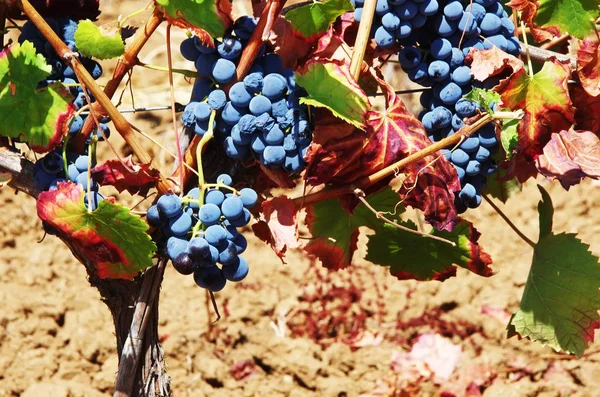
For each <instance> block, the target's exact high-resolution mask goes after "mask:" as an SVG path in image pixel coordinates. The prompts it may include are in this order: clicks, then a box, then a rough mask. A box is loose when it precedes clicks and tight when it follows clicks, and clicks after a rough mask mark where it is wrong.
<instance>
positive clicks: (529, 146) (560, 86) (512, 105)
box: [496, 59, 575, 160]
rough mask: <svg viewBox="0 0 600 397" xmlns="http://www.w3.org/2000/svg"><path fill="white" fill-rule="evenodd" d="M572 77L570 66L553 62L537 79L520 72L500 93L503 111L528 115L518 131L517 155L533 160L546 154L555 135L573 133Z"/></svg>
mask: <svg viewBox="0 0 600 397" xmlns="http://www.w3.org/2000/svg"><path fill="white" fill-rule="evenodd" d="M569 77H570V66H569V63H568V62H565V63H562V62H560V61H558V60H556V59H552V60H551V61H548V62H546V63H544V67H543V68H542V70H540V71H539V72H538V73H536V74H535V75H534V76H529V75H528V74H527V71H526V70H525V69H520V70H518V71H517V72H516V73H514V74H512V75H511V76H510V77H509V78H508V79H506V80H504V81H502V82H501V83H500V85H499V86H498V87H497V89H496V91H498V92H499V93H500V95H501V97H502V106H503V107H506V108H509V109H522V110H524V112H525V116H524V117H523V119H522V120H521V121H520V123H519V125H518V127H517V130H518V133H519V145H518V147H517V152H519V153H522V154H523V155H525V156H526V157H527V158H528V159H530V160H532V159H535V158H536V157H537V156H538V155H539V154H540V153H541V152H542V150H543V148H544V146H545V145H546V143H547V142H548V141H549V140H550V135H551V134H552V133H553V132H559V131H561V130H564V129H569V127H570V126H571V124H572V123H573V122H574V116H575V108H574V107H573V106H572V103H571V98H570V97H569V90H568V86H567V81H568V80H569Z"/></svg>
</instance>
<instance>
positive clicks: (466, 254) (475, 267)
mask: <svg viewBox="0 0 600 397" xmlns="http://www.w3.org/2000/svg"><path fill="white" fill-rule="evenodd" d="M400 224H401V225H402V226H405V227H408V228H409V229H413V230H417V226H416V225H415V224H414V223H413V222H411V221H407V222H401V223H400ZM431 234H432V235H434V236H438V237H442V238H444V239H446V240H449V241H452V242H454V243H455V244H456V246H452V245H450V244H448V243H447V242H443V241H439V240H434V239H430V238H424V237H422V236H419V235H417V234H414V233H410V232H408V231H405V230H400V229H398V228H396V227H394V226H392V225H389V224H385V225H384V227H383V228H378V229H377V230H376V231H375V234H373V235H371V236H369V242H368V243H367V249H368V251H367V256H366V258H365V259H367V260H368V261H371V262H373V263H375V264H378V265H380V266H389V268H390V273H391V274H392V275H394V276H396V277H397V278H399V279H401V280H403V279H416V280H439V281H443V280H445V279H447V278H448V277H452V276H454V275H455V274H456V266H455V265H458V266H460V267H463V268H465V269H468V270H471V271H473V272H475V273H477V274H479V275H481V276H485V277H488V276H491V275H492V274H493V273H492V270H491V269H490V268H489V266H488V265H489V264H490V263H491V258H490V257H489V255H488V254H487V253H485V252H484V251H483V250H482V249H481V247H480V246H479V245H478V244H477V240H478V238H479V233H478V232H477V231H476V230H475V229H474V228H473V225H472V224H471V223H469V222H466V221H461V222H460V223H459V224H458V225H457V226H456V227H455V228H454V230H453V231H452V232H446V231H436V230H433V231H432V233H431Z"/></svg>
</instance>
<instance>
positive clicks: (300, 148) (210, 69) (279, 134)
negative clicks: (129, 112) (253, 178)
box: [180, 16, 312, 173]
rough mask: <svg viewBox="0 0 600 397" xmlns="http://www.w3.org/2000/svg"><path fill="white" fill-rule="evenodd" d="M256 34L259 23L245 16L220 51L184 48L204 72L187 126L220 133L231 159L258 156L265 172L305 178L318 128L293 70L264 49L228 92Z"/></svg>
mask: <svg viewBox="0 0 600 397" xmlns="http://www.w3.org/2000/svg"><path fill="white" fill-rule="evenodd" d="M255 28H256V20H254V18H252V17H248V16H245V17H241V18H239V19H238V20H237V21H236V22H235V24H234V28H233V31H229V32H227V33H226V35H225V37H224V38H223V41H218V40H215V41H214V47H211V46H208V45H205V44H202V43H201V42H200V40H199V39H198V37H191V38H188V39H186V40H184V41H183V42H182V43H181V47H180V49H181V53H182V55H183V56H184V57H185V58H186V59H188V60H190V61H194V62H195V65H196V69H197V70H198V78H197V80H196V83H195V84H194V89H193V93H192V102H190V103H189V104H188V105H187V106H186V109H185V111H184V114H183V116H182V120H183V124H184V125H185V126H186V127H188V128H194V131H195V133H196V134H198V135H200V136H202V135H204V134H205V133H206V132H207V131H208V130H209V127H210V128H212V129H216V136H217V137H218V138H219V139H220V140H221V141H222V142H223V146H224V149H225V152H226V153H227V155H228V156H229V157H231V158H234V159H239V160H242V159H244V158H246V156H248V155H249V153H250V152H254V154H255V155H256V156H257V157H258V158H259V160H260V161H261V163H262V164H264V165H265V166H269V167H275V168H276V167H284V168H285V169H286V170H287V171H288V172H290V173H296V172H300V171H302V170H303V169H304V167H305V165H306V164H305V162H304V158H305V154H306V151H307V149H308V147H309V145H310V144H311V142H312V126H311V124H310V122H309V119H308V107H307V106H306V105H301V104H300V97H301V96H302V95H303V94H304V93H303V90H302V88H300V87H298V86H297V85H296V82H295V78H294V72H293V70H292V69H283V63H282V60H281V58H280V57H279V56H278V55H277V54H275V53H272V52H267V51H266V49H265V47H263V48H262V50H261V51H262V54H261V55H260V56H259V58H258V59H257V60H256V61H255V63H254V65H253V66H252V68H251V69H250V73H249V74H248V75H247V76H246V77H245V78H244V79H243V81H239V82H236V83H235V84H233V85H231V87H230V88H229V89H228V90H227V91H226V87H227V85H228V84H229V83H230V82H231V81H232V80H233V79H234V77H235V71H236V66H237V62H238V61H239V58H240V55H241V54H242V50H243V48H244V46H245V45H246V44H247V42H248V39H249V38H250V36H251V35H252V32H253V31H254V30H255ZM213 112H214V113H215V115H214V116H213V117H211V115H212V114H213ZM210 120H213V124H212V126H211V125H210V122H211V121H210Z"/></svg>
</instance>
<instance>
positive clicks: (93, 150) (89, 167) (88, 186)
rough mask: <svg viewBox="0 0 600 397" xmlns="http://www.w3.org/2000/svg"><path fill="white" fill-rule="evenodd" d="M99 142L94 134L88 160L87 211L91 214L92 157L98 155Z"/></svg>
mask: <svg viewBox="0 0 600 397" xmlns="http://www.w3.org/2000/svg"><path fill="white" fill-rule="evenodd" d="M97 143H98V138H97V137H96V136H95V135H94V136H93V137H92V141H91V142H90V144H89V146H88V148H89V149H88V162H87V171H88V172H87V199H88V207H87V212H88V214H91V213H92V211H93V209H92V158H93V157H96V144H97Z"/></svg>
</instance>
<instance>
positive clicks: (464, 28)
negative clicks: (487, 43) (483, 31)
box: [458, 12, 477, 35]
mask: <svg viewBox="0 0 600 397" xmlns="http://www.w3.org/2000/svg"><path fill="white" fill-rule="evenodd" d="M458 30H459V31H460V32H464V33H465V34H467V35H470V34H473V33H477V21H476V20H475V17H474V16H473V14H471V13H470V12H465V13H463V15H462V17H460V20H459V21H458Z"/></svg>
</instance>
